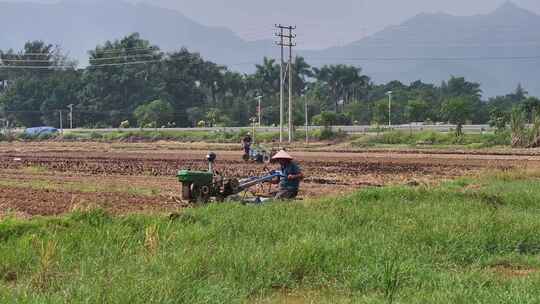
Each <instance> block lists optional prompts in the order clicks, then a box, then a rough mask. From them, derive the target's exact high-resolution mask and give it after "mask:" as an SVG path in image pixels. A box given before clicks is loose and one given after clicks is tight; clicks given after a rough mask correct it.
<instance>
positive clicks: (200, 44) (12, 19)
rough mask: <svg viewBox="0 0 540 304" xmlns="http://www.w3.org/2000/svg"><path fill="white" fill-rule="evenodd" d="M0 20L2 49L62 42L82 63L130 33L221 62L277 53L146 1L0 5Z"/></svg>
mask: <svg viewBox="0 0 540 304" xmlns="http://www.w3.org/2000/svg"><path fill="white" fill-rule="evenodd" d="M0 20H2V23H3V24H8V25H11V26H10V28H9V31H0V49H9V48H14V49H20V48H21V46H22V45H23V44H24V43H25V42H26V41H28V40H44V41H47V42H49V43H54V44H60V45H61V46H62V48H63V49H64V50H65V51H66V52H68V53H69V54H70V55H71V56H72V57H74V58H77V59H78V60H79V62H80V63H82V64H85V63H86V58H87V51H88V50H90V49H92V48H94V47H95V46H96V45H97V44H99V43H103V42H104V41H106V40H109V39H116V38H120V37H123V36H125V35H127V34H129V33H133V32H139V33H141V35H142V37H143V38H146V39H149V40H150V41H151V42H152V43H154V44H157V45H159V46H160V47H161V48H162V49H164V50H167V51H168V50H174V49H179V48H181V47H188V48H189V49H190V50H193V51H198V52H200V53H201V54H202V55H203V56H205V57H207V58H210V59H212V60H214V61H216V62H219V63H223V64H232V63H240V62H246V61H256V60H257V61H258V60H260V59H261V57H262V56H263V55H264V54H268V53H269V52H272V51H275V48H274V47H273V45H272V42H271V41H260V42H247V41H244V40H242V39H241V38H239V37H238V36H237V35H236V34H235V33H233V32H232V31H230V30H228V29H226V28H218V27H207V26H203V25H201V24H198V23H196V22H195V21H193V20H191V19H189V18H187V17H185V16H184V15H182V14H181V13H179V12H177V11H173V10H168V9H163V8H159V7H155V6H152V5H150V4H145V3H139V4H130V3H127V2H122V1H118V0H112V1H105V0H98V1H82V0H80V1H63V2H59V3H57V4H36V3H24V2H21V3H19V2H0ZM274 53H275V52H274ZM268 55H270V54H268Z"/></svg>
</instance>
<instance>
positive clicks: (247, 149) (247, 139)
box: [242, 132, 253, 155]
mask: <svg viewBox="0 0 540 304" xmlns="http://www.w3.org/2000/svg"><path fill="white" fill-rule="evenodd" d="M251 144H253V139H252V138H251V133H249V132H248V133H247V134H246V136H244V138H242V147H243V148H244V153H245V154H246V155H249V152H250V150H251Z"/></svg>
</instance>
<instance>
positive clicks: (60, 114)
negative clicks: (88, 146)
mask: <svg viewBox="0 0 540 304" xmlns="http://www.w3.org/2000/svg"><path fill="white" fill-rule="evenodd" d="M58 115H59V116H60V133H62V134H63V133H64V126H63V125H62V110H58Z"/></svg>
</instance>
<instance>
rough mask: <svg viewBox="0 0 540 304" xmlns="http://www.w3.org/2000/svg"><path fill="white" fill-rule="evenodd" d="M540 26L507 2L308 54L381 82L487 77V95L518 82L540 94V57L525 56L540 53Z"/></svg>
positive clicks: (416, 21)
mask: <svg viewBox="0 0 540 304" xmlns="http://www.w3.org/2000/svg"><path fill="white" fill-rule="evenodd" d="M539 26H540V16H538V15H536V14H534V13H531V12H529V11H527V10H524V9H521V8H519V7H517V6H516V5H514V4H512V3H510V2H507V3H505V4H504V5H502V6H501V7H499V8H498V9H497V10H495V11H493V12H492V13H490V14H486V15H475V16H466V17H463V16H451V15H448V14H442V13H438V14H419V15H417V16H415V17H414V18H412V19H410V20H408V21H406V22H404V23H403V24H401V25H399V26H392V27H389V28H387V29H385V30H383V31H381V32H379V33H377V34H375V35H373V36H371V37H368V38H365V39H363V40H360V41H357V42H354V43H352V44H349V45H347V46H344V47H336V48H330V49H326V50H323V51H315V52H305V53H304V55H305V56H306V57H307V59H308V61H311V62H318V63H319V64H323V63H349V64H357V65H361V66H362V67H363V68H364V71H365V72H366V73H367V74H368V75H370V76H372V77H373V78H374V80H375V81H377V82H386V81H391V80H394V79H399V80H401V81H403V82H410V81H414V80H418V79H422V80H424V81H427V82H440V81H442V80H446V79H448V78H449V76H450V75H455V76H466V77H467V78H468V79H471V80H474V81H478V82H481V83H482V88H483V89H484V93H485V94H486V95H494V94H503V93H506V92H508V91H510V90H512V89H514V88H515V87H516V86H517V84H518V83H522V84H523V85H524V86H525V87H526V88H527V89H528V90H529V91H530V93H534V94H540V83H538V81H537V77H536V71H537V70H538V69H539V68H540V59H530V58H529V59H522V58H520V57H530V56H538V54H540V52H539V51H540V32H538V30H537V29H538V28H539ZM500 57H504V58H508V57H512V58H514V59H504V60H503V59H501V58H500ZM455 58H460V59H459V60H457V59H455ZM463 58H467V59H463ZM310 59H311V60H310Z"/></svg>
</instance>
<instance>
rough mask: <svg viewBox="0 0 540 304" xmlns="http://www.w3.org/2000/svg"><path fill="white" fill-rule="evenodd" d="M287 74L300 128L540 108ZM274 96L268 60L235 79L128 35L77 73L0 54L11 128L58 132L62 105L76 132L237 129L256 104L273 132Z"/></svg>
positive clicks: (55, 63)
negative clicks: (81, 129) (259, 103)
mask: <svg viewBox="0 0 540 304" xmlns="http://www.w3.org/2000/svg"><path fill="white" fill-rule="evenodd" d="M292 70H293V88H292V91H293V95H294V108H293V110H294V112H293V114H294V118H293V119H294V123H295V125H302V124H304V121H305V111H304V106H305V104H306V103H307V107H308V119H309V121H310V123H311V124H340V125H351V124H360V125H370V124H380V125H385V124H387V122H388V121H391V122H392V123H393V124H402V123H409V122H450V123H455V124H458V125H461V124H464V123H467V122H470V123H482V124H483V123H488V122H489V123H491V124H493V125H499V126H501V125H503V124H506V123H508V122H509V120H510V118H511V115H510V113H511V112H512V109H515V108H519V109H521V110H522V111H523V112H524V113H533V112H535V111H536V109H539V108H540V100H539V99H538V98H536V97H531V96H528V93H527V92H526V90H525V89H524V88H522V87H521V86H518V87H517V89H516V90H515V91H514V92H512V93H509V94H508V95H505V96H498V97H494V98H490V99H488V100H483V99H482V90H481V86H480V84H479V83H475V82H471V81H468V80H466V79H465V78H463V77H451V78H450V79H449V80H447V81H444V82H442V83H441V84H429V83H424V82H422V81H420V80H419V81H415V82H412V83H410V84H404V83H401V82H399V81H391V82H388V83H386V84H375V83H374V82H373V81H372V80H371V79H370V77H369V76H367V75H364V74H363V73H362V69H361V68H359V67H356V66H350V65H341V64H338V65H325V66H322V67H312V66H311V65H310V64H309V63H307V62H306V61H305V59H304V58H302V57H296V58H295V59H294V62H293V64H292ZM287 83H288V82H286V84H287ZM286 90H287V88H286ZM279 91H280V66H279V63H278V62H276V61H275V60H274V59H269V58H264V59H263V61H262V62H261V63H260V64H257V65H256V66H255V71H254V72H253V73H250V74H243V73H238V72H235V71H232V70H230V69H229V68H227V67H225V66H222V65H219V64H216V63H213V62H211V61H208V60H205V59H204V58H202V57H201V55H199V54H198V53H194V52H190V51H189V50H187V49H185V48H182V49H180V50H177V51H173V52H167V53H166V52H163V51H161V50H160V48H159V47H158V46H156V45H153V44H152V43H151V42H150V41H148V40H145V39H142V38H141V37H140V35H139V34H137V33H134V34H131V35H128V36H126V37H124V38H122V39H118V40H115V41H107V42H105V43H104V44H102V45H98V46H96V48H95V49H93V50H91V51H89V65H88V66H87V67H85V68H79V67H78V65H77V63H76V62H75V61H73V60H71V59H70V58H68V57H67V56H66V55H65V54H63V52H62V51H61V48H60V47H58V46H54V45H51V44H47V43H45V42H43V41H33V42H28V43H26V44H25V45H24V46H23V48H22V50H20V51H14V50H4V51H0V118H2V117H3V118H4V119H5V120H8V121H10V122H11V123H12V125H17V126H25V127H30V126H40V125H51V126H58V124H59V120H60V115H62V113H64V114H66V113H67V112H68V110H67V107H68V106H69V105H73V106H72V107H73V121H74V122H75V126H77V127H94V128H95V127H119V126H131V127H135V126H142V127H149V126H151V127H172V126H176V127H196V126H203V125H204V126H221V125H225V126H246V125H249V124H250V121H252V120H251V118H252V117H256V116H257V102H256V98H257V97H258V96H262V124H264V125H273V124H277V123H278V122H279ZM389 91H391V92H392V103H391V111H389V100H388V95H387V93H388V92H389ZM60 111H63V112H60ZM59 113H60V115H59ZM389 115H390V116H391V117H389ZM527 115H529V119H532V116H531V115H530V114H527Z"/></svg>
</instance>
